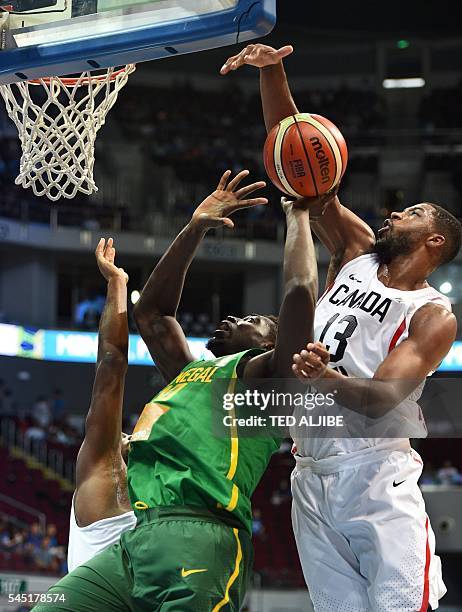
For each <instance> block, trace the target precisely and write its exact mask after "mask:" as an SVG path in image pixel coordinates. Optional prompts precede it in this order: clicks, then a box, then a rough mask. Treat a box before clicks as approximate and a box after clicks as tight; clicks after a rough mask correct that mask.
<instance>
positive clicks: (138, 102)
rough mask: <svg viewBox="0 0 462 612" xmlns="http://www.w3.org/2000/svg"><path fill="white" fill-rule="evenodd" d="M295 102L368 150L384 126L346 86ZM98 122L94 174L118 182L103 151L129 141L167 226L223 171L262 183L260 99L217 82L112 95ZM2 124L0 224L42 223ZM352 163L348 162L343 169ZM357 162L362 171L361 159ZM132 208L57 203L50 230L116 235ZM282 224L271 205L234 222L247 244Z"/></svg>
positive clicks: (372, 102) (139, 222)
mask: <svg viewBox="0 0 462 612" xmlns="http://www.w3.org/2000/svg"><path fill="white" fill-rule="evenodd" d="M297 101H298V103H299V106H300V108H301V109H302V110H303V111H312V112H318V113H320V114H323V115H325V116H327V117H329V118H331V119H332V120H333V121H334V122H336V123H337V124H338V125H340V126H342V130H343V131H344V133H345V136H346V137H347V139H348V142H349V144H350V145H351V144H353V145H354V144H355V143H361V142H362V140H363V139H364V138H365V139H366V141H367V142H369V143H371V142H377V138H378V136H377V132H378V130H380V129H381V128H383V122H384V121H385V111H384V108H383V102H382V101H381V99H380V98H379V97H378V96H377V95H376V94H375V93H374V92H372V91H359V90H358V91H357V90H353V89H350V88H348V87H347V86H343V87H341V88H339V89H336V90H323V91H299V92H297ZM107 124H108V125H107V127H106V129H105V130H103V131H102V132H101V134H99V135H98V141H97V143H98V151H97V164H96V167H97V173H98V172H100V173H103V174H104V173H105V172H108V173H109V177H110V179H111V180H112V182H114V181H115V182H117V180H118V177H117V173H116V174H114V163H115V165H116V167H117V160H115V158H113V157H111V156H112V155H113V154H114V152H113V150H112V147H111V146H105V145H108V144H109V143H111V140H113V139H114V138H119V140H120V142H122V143H127V144H133V143H136V144H137V147H138V149H139V151H140V152H141V154H142V159H143V165H144V167H143V168H139V182H140V183H143V181H144V183H145V184H144V186H142V189H141V193H142V194H144V197H143V198H142V199H143V200H146V201H148V200H149V202H150V203H151V204H152V205H153V209H154V210H155V211H156V213H159V212H160V211H163V213H164V214H168V215H169V218H170V220H171V216H172V215H177V216H181V215H189V214H190V213H191V212H192V210H193V208H194V206H195V205H197V203H198V201H200V200H199V198H201V197H202V196H204V195H206V194H207V193H209V192H210V190H211V189H212V188H213V187H214V186H215V185H216V183H217V180H218V178H219V176H220V174H221V173H222V172H223V171H224V170H226V169H227V168H231V169H233V170H235V171H237V170H239V169H242V168H248V169H249V170H250V171H251V172H252V175H253V176H255V177H263V176H264V168H263V162H262V148H263V144H264V142H265V137H266V132H265V128H264V125H263V121H262V112H261V102H260V96H259V94H258V93H252V94H249V93H248V92H246V91H245V90H243V89H241V88H240V87H239V86H237V85H235V84H234V83H233V82H232V81H223V83H222V87H221V88H220V89H219V90H217V91H203V90H198V89H196V88H195V87H194V86H193V85H192V84H191V83H189V82H185V81H181V82H177V83H174V84H173V85H172V86H171V87H165V88H152V87H150V88H143V87H139V86H136V85H132V86H130V87H127V88H126V89H125V90H124V91H123V92H122V93H121V95H120V96H119V99H118V101H117V104H116V105H115V106H114V108H113V109H112V110H111V113H110V114H109V116H108V121H107ZM8 125H9V124H8V119H7V118H6V115H5V111H4V109H3V107H2V106H1V105H0V188H1V189H2V198H1V201H0V216H5V217H12V218H18V217H19V218H24V217H27V219H29V220H32V221H36V222H43V223H49V219H50V218H49V210H48V208H46V209H44V207H43V205H41V204H42V203H43V200H41V199H39V198H36V197H35V196H34V195H33V194H32V192H31V190H24V189H22V188H20V187H17V186H16V185H15V184H14V179H15V178H16V175H17V173H18V171H19V159H20V156H21V153H20V146H19V141H18V139H17V136H16V135H15V133H14V130H11V129H8ZM122 152H123V148H122ZM355 163H356V160H354V159H352V160H350V169H352V168H354V165H355ZM357 163H358V164H359V166H360V167H361V166H363V165H364V160H361V159H359V160H357ZM167 179H168V180H167ZM153 180H154V181H155V185H156V187H155V189H153ZM268 195H269V197H270V198H271V199H272V200H274V201H276V202H277V201H278V200H279V197H280V194H279V193H278V192H277V191H276V189H274V188H273V187H272V186H269V188H268ZM131 204H132V202H124V201H118V202H117V203H115V202H114V201H108V202H106V201H101V198H100V197H99V198H98V204H97V206H95V204H94V203H93V200H92V198H87V197H83V196H82V197H77V198H76V199H75V200H74V201H73V202H67V201H63V202H60V204H59V208H57V211H58V214H59V223H60V224H61V225H76V226H80V227H83V228H85V229H90V230H92V229H100V228H108V227H111V226H113V225H114V224H116V225H117V224H118V225H120V226H122V229H134V230H136V229H140V228H145V227H146V225H145V224H144V219H142V218H140V217H139V215H136V214H130V208H132V210H133V207H132V206H131ZM141 206H142V205H141ZM148 212H149V211H147V210H146V211H145V213H146V214H148ZM281 218H282V214H281V211H280V209H279V207H278V206H272V207H259V208H255V209H252V210H251V211H248V212H247V213H246V214H245V215H244V216H243V217H242V219H243V220H242V223H244V224H246V225H249V226H251V231H252V236H253V237H256V238H263V239H264V238H267V239H275V237H276V235H277V233H276V232H275V227H276V226H277V223H278V221H279V220H280V219H281ZM242 223H240V224H239V229H242Z"/></svg>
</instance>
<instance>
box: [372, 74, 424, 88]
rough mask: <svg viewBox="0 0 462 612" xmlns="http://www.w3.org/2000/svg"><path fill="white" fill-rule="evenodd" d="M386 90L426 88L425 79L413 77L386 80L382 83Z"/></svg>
mask: <svg viewBox="0 0 462 612" xmlns="http://www.w3.org/2000/svg"><path fill="white" fill-rule="evenodd" d="M382 85H383V87H384V89H415V88H417V87H425V79H423V78H422V77H413V78H410V79H384V81H383V83H382Z"/></svg>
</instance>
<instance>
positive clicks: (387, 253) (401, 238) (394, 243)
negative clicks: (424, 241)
mask: <svg viewBox="0 0 462 612" xmlns="http://www.w3.org/2000/svg"><path fill="white" fill-rule="evenodd" d="M414 247H415V240H413V239H412V238H411V236H410V235H409V234H398V235H395V236H393V234H392V233H391V232H390V233H389V234H388V235H386V236H384V237H383V238H379V239H378V240H377V242H376V243H375V245H374V248H373V252H374V253H375V254H376V255H378V258H379V261H380V263H382V264H389V263H390V262H392V261H393V260H394V259H395V258H396V257H399V256H402V255H409V254H410V253H412V251H413V250H414Z"/></svg>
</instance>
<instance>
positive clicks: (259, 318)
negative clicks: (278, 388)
mask: <svg viewBox="0 0 462 612" xmlns="http://www.w3.org/2000/svg"><path fill="white" fill-rule="evenodd" d="M277 329H278V321H277V318H276V317H273V316H271V315H257V314H254V315H249V316H248V317H244V318H243V319H241V318H239V317H232V316H229V317H226V319H224V320H223V321H221V322H220V323H219V324H218V326H217V329H216V330H215V333H214V334H213V336H212V338H210V340H209V341H208V342H207V348H208V349H209V350H210V351H212V353H213V354H214V355H215V357H222V356H223V355H232V354H233V353H239V352H241V351H245V350H247V349H251V348H261V349H264V350H266V351H269V350H271V349H272V348H274V345H275V344H276V335H277Z"/></svg>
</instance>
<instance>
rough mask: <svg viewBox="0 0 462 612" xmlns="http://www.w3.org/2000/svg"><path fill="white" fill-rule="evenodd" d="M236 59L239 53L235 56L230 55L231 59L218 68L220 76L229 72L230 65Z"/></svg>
mask: <svg viewBox="0 0 462 612" xmlns="http://www.w3.org/2000/svg"><path fill="white" fill-rule="evenodd" d="M238 57H239V53H238V54H237V55H232V56H231V57H229V58H228V59H227V60H226V62H225V63H224V64H223V66H222V67H221V68H220V74H228V72H229V71H230V70H231V64H233V63H234V62H235V61H236V60H237V58H238Z"/></svg>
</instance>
